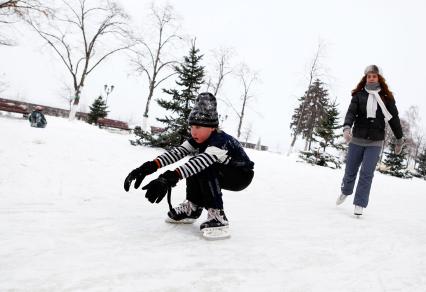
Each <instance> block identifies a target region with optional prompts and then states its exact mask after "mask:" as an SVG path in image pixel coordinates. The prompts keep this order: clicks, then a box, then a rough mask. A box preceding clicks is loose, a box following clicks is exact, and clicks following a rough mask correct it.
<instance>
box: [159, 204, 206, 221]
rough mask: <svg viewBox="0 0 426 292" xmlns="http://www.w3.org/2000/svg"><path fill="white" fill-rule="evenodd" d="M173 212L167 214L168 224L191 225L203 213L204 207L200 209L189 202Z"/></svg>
mask: <svg viewBox="0 0 426 292" xmlns="http://www.w3.org/2000/svg"><path fill="white" fill-rule="evenodd" d="M173 210H174V212H171V211H169V212H168V213H167V218H166V222H168V223H183V224H191V223H194V222H195V220H197V219H198V217H200V215H201V213H202V212H203V208H202V207H198V206H197V205H195V204H193V203H191V202H190V201H188V200H186V201H184V202H183V203H181V204H180V205H179V206H177V207H175V208H173Z"/></svg>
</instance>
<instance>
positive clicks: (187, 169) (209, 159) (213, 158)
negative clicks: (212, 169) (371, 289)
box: [177, 146, 228, 178]
mask: <svg viewBox="0 0 426 292" xmlns="http://www.w3.org/2000/svg"><path fill="white" fill-rule="evenodd" d="M227 153H228V151H227V150H224V149H220V148H218V147H215V146H210V147H207V149H206V151H205V152H204V153H201V154H198V155H197V156H195V157H193V158H191V159H190V160H189V161H188V162H187V163H185V164H184V165H182V166H180V167H178V168H177V170H178V172H179V173H180V175H181V177H182V178H187V177H190V176H191V175H194V174H196V173H199V172H201V171H203V170H204V169H206V168H207V167H209V166H211V165H213V163H215V162H224V161H226V159H227V158H228V155H227Z"/></svg>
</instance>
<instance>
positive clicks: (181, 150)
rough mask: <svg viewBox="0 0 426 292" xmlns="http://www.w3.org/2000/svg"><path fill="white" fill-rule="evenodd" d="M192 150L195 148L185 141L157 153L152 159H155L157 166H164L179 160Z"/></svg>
mask: <svg viewBox="0 0 426 292" xmlns="http://www.w3.org/2000/svg"><path fill="white" fill-rule="evenodd" d="M194 151H195V148H194V147H193V146H192V145H191V144H190V143H189V142H188V141H185V142H183V143H182V145H180V146H178V147H175V148H173V149H171V150H169V151H167V152H164V153H163V154H161V155H159V156H158V157H157V158H156V159H155V160H154V161H156V163H157V165H158V167H164V166H166V165H170V164H173V163H175V162H176V161H179V160H181V159H182V158H184V157H185V156H187V155H189V154H190V153H191V152H194Z"/></svg>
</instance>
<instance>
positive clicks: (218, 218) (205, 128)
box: [124, 93, 254, 232]
mask: <svg viewBox="0 0 426 292" xmlns="http://www.w3.org/2000/svg"><path fill="white" fill-rule="evenodd" d="M188 124H189V125H190V126H191V138H189V139H188V140H187V141H185V142H184V143H183V144H182V145H180V146H178V147H175V148H173V149H171V150H170V151H167V152H165V153H163V154H161V155H160V156H158V157H157V158H156V159H154V160H153V161H148V162H145V163H144V164H142V166H140V167H139V168H136V169H134V170H133V171H132V172H130V174H129V175H128V176H127V177H126V179H125V181H124V189H125V190H126V191H128V190H129V188H130V184H131V182H132V181H133V180H135V184H134V187H135V188H138V187H139V186H140V184H141V182H142V180H143V179H144V178H145V176H147V175H149V174H152V173H154V172H155V171H156V170H157V169H158V168H161V167H164V166H166V165H169V164H172V163H175V162H176V161H178V160H180V159H182V158H184V157H185V156H187V155H190V154H195V156H194V157H192V158H191V159H190V160H189V161H188V162H187V163H185V164H184V165H182V166H180V167H178V168H176V169H175V170H174V171H170V170H168V171H166V172H164V173H163V174H161V175H160V176H159V178H157V179H155V180H153V181H151V182H150V183H149V184H148V185H146V186H144V187H143V188H142V189H143V190H147V192H146V195H145V197H146V198H147V199H148V200H149V201H150V202H151V203H154V202H156V203H159V202H160V201H161V200H162V199H163V198H164V196H165V195H166V193H167V191H168V190H169V189H170V188H171V187H174V186H175V185H176V183H177V182H178V181H179V180H180V179H186V201H184V202H183V203H181V204H180V205H179V206H177V207H175V208H173V209H171V210H170V211H169V212H168V213H167V219H166V222H168V223H193V222H194V221H195V220H196V219H197V218H198V217H200V215H201V213H202V211H203V208H206V209H207V210H208V215H207V220H206V221H204V222H203V223H202V224H201V225H200V229H201V230H202V231H203V232H210V231H215V230H227V229H228V226H229V223H228V219H227V218H226V215H225V212H224V210H223V201H222V191H221V190H222V189H225V190H231V191H241V190H243V189H245V188H246V187H247V186H248V185H249V184H250V183H251V181H252V179H253V175H254V172H253V166H254V163H253V162H252V161H251V160H250V159H249V157H248V156H247V154H246V153H245V151H244V149H243V148H242V147H241V144H240V143H239V142H238V141H237V140H236V139H235V138H234V137H232V136H230V135H228V134H226V133H225V132H223V131H220V130H218V128H217V127H218V125H219V121H218V114H217V110H216V98H215V97H214V96H213V94H211V93H201V94H200V95H199V96H198V97H197V102H196V105H195V106H194V108H193V109H192V111H191V113H190V114H189V118H188Z"/></svg>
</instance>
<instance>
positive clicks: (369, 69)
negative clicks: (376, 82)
mask: <svg viewBox="0 0 426 292" xmlns="http://www.w3.org/2000/svg"><path fill="white" fill-rule="evenodd" d="M368 73H375V74H379V75H382V73H383V72H382V70H381V69H380V68H379V66H377V65H369V66H367V68H365V70H364V74H365V75H367V74H368ZM382 76H383V75H382Z"/></svg>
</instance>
